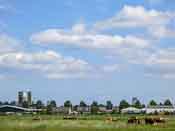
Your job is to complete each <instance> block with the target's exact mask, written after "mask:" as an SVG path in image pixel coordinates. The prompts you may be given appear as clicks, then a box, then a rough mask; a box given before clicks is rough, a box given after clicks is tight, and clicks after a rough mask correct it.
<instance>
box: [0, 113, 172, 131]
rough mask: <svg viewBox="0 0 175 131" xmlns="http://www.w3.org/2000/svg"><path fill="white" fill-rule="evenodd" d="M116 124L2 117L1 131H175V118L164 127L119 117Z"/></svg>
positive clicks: (97, 120) (97, 119)
mask: <svg viewBox="0 0 175 131" xmlns="http://www.w3.org/2000/svg"><path fill="white" fill-rule="evenodd" d="M117 118H118V119H119V120H118V121H116V122H108V121H105V118H104V117H95V116H94V117H88V119H86V120H83V119H81V118H80V119H79V120H63V119H62V118H61V117H58V116H42V120H41V121H40V120H33V117H32V116H0V131H175V117H168V121H167V123H166V124H162V125H154V126H151V125H128V124H127V121H126V119H127V117H117Z"/></svg>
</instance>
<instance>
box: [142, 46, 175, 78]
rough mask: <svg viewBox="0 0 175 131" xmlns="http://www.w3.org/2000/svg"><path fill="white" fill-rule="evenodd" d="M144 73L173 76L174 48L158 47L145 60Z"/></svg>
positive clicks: (174, 69) (174, 68)
mask: <svg viewBox="0 0 175 131" xmlns="http://www.w3.org/2000/svg"><path fill="white" fill-rule="evenodd" d="M145 70H146V74H148V75H150V76H161V77H163V78H175V49H160V50H159V51H157V52H155V53H154V54H152V55H151V56H150V57H149V58H148V59H147V60H146V61H145Z"/></svg>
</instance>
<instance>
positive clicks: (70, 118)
mask: <svg viewBox="0 0 175 131" xmlns="http://www.w3.org/2000/svg"><path fill="white" fill-rule="evenodd" d="M63 119H64V120H77V117H74V116H65V117H63Z"/></svg>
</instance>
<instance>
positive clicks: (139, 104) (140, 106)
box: [133, 100, 142, 108]
mask: <svg viewBox="0 0 175 131" xmlns="http://www.w3.org/2000/svg"><path fill="white" fill-rule="evenodd" d="M133 106H134V107H136V108H142V104H141V102H140V101H139V100H137V101H136V102H135V103H134V105H133Z"/></svg>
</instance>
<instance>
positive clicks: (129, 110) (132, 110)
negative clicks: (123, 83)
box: [121, 107, 142, 114]
mask: <svg viewBox="0 0 175 131" xmlns="http://www.w3.org/2000/svg"><path fill="white" fill-rule="evenodd" d="M141 112H142V110H141V109H138V108H135V107H128V108H125V109H122V110H121V113H123V114H139V113H141Z"/></svg>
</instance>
